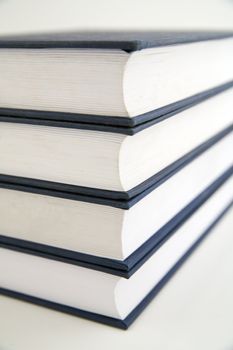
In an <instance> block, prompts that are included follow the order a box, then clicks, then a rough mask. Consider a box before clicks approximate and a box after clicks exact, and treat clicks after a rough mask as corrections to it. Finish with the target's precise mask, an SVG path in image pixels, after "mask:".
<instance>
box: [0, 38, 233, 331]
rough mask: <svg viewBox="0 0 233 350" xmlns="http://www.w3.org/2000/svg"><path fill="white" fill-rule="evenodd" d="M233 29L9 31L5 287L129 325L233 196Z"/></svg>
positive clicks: (0, 69)
mask: <svg viewBox="0 0 233 350" xmlns="http://www.w3.org/2000/svg"><path fill="white" fill-rule="evenodd" d="M232 62H233V35H232V33H223V32H222V33H198V32H196V33H181V32H180V33H167V32H163V33H162V32H161V33H159V32H157V33H155V32H144V33H137V32H134V33H133V32H131V33H100V32H99V33H91V32H89V33H88V32H87V33H84V32H83V33H63V34H48V35H46V34H44V35H28V36H15V37H5V38H4V37H2V38H1V39H0V90H1V94H0V234H1V236H0V246H1V249H0V293H1V294H3V295H7V296H10V297H14V298H18V299H20V300H24V301H28V302H31V303H35V304H38V305H42V306H46V307H49V308H52V309H56V310H60V311H62V312H67V313H70V314H73V315H77V316H80V317H83V318H88V319H91V320H95V321H98V322H101V323H105V324H109V325H112V326H115V327H119V328H123V329H125V328H127V327H128V326H129V325H130V324H131V323H132V322H133V321H134V320H135V318H136V317H137V316H138V315H139V314H140V313H141V311H142V310H143V309H144V308H145V307H146V305H147V304H148V303H149V302H150V301H151V300H152V298H153V297H154V296H155V295H156V294H157V293H158V292H159V291H160V290H161V288H162V287H163V286H164V285H165V283H166V282H167V281H168V280H169V279H170V278H171V276H173V275H174V273H175V271H176V270H177V269H178V268H179V267H180V266H181V265H182V263H183V262H184V261H185V260H186V258H187V257H188V256H189V255H190V253H191V252H193V251H194V249H195V248H196V247H197V246H198V245H199V244H200V242H201V241H202V240H203V239H204V238H205V237H206V235H207V234H208V233H209V232H211V229H212V228H213V227H214V225H216V224H217V223H218V221H219V220H220V219H223V217H224V213H226V211H227V210H228V209H229V207H230V205H231V204H232V199H233V177H232V176H231V175H232V174H233V165H232V163H233V157H232V149H233V135H232V131H233V124H232V120H233V115H232V113H233V112H232V108H233V89H232V87H233V65H232Z"/></svg>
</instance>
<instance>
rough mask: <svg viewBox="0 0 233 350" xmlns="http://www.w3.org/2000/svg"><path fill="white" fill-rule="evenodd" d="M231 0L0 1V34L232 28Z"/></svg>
mask: <svg viewBox="0 0 233 350" xmlns="http://www.w3.org/2000/svg"><path fill="white" fill-rule="evenodd" d="M232 17H233V3H232V1H231V0H195V1H194V0H175V1H174V0H98V1H93V0H59V1H58V0H41V1H37V0H20V1H19V0H1V1H0V33H1V34H4V33H15V32H25V31H38V30H41V31H47V30H50V31H51V30H70V29H72V30H73V29H96V28H97V29H102V28H104V29H106V28H108V29H109V28H110V29H135V28H138V29H161V28H162V29H168V28H173V29H180V28H182V29H207V30H208V29H233V21H232Z"/></svg>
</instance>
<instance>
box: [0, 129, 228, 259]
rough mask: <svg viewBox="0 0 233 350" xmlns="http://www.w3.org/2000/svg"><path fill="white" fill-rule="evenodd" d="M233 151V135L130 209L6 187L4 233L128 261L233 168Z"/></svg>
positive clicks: (1, 193)
mask: <svg viewBox="0 0 233 350" xmlns="http://www.w3.org/2000/svg"><path fill="white" fill-rule="evenodd" d="M231 149H233V133H230V134H229V135H227V136H225V137H224V138H223V139H222V140H220V141H219V142H217V143H216V144H215V145H214V146H212V147H211V148H210V149H208V150H206V151H205V152H204V153H202V154H201V155H200V156H199V157H197V158H196V159H195V160H193V161H192V162H190V163H189V164H188V165H186V166H185V167H184V168H183V169H181V170H180V171H178V172H177V173H176V174H174V175H173V176H172V177H170V178H169V179H168V180H167V181H165V182H164V183H163V184H161V185H160V186H159V187H157V188H156V189H154V191H152V192H151V193H149V194H148V195H147V196H146V197H144V198H143V199H142V200H140V201H139V202H138V203H136V204H135V205H134V206H132V207H131V208H130V209H129V210H122V209H118V208H112V207H109V206H104V205H99V204H93V203H85V202H81V201H72V200H69V199H64V198H56V197H49V196H44V195H38V194H33V193H27V192H21V191H14V190H8V189H3V188H2V189H0V213H1V220H0V233H1V234H3V235H4V236H10V237H14V238H19V239H24V240H28V241H33V242H37V243H42V244H47V245H50V246H56V247H60V248H64V249H70V250H73V251H78V252H82V253H87V254H92V255H97V256H103V257H108V258H113V259H119V260H123V259H125V258H127V256H129V255H130V254H131V253H133V251H135V250H136V249H137V248H138V247H140V245H141V244H143V243H144V242H145V241H146V240H147V239H149V237H151V236H152V235H153V234H154V233H155V232H157V231H158V230H159V229H160V228H161V227H162V226H164V225H165V224H166V223H167V222H168V221H169V220H170V219H171V218H173V217H174V216H175V215H176V214H177V213H178V212H179V211H180V210H182V209H183V208H184V207H185V206H186V205H188V204H189V203H190V202H191V201H192V200H193V199H194V198H195V197H196V196H197V195H199V194H200V193H201V192H202V191H204V190H205V188H207V187H208V186H209V185H210V184H211V183H212V182H214V180H216V179H217V178H218V177H219V176H220V175H221V174H222V173H224V171H225V170H226V169H227V168H229V167H230V166H231V164H232V159H231V158H230V157H229V152H230V150H231ZM181 188H182V191H181Z"/></svg>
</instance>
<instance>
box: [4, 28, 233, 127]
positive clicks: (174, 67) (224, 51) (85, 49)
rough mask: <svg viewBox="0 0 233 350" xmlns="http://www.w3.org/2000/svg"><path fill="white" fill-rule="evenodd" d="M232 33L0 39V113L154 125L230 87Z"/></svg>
mask: <svg viewBox="0 0 233 350" xmlns="http://www.w3.org/2000/svg"><path fill="white" fill-rule="evenodd" d="M232 35H233V33H230V32H220V33H216V32H212V33H211V32H210V33H208V32H196V33H195V32H177V33H175V32H173V33H169V32H144V33H138V32H131V33H130V32H129V33H127V32H123V33H120V32H118V33H104V32H102V33H101V32H99V33H90V32H86V33H85V32H81V33H60V34H48V35H46V34H41V35H38V34H37V35H23V36H20V35H16V36H9V37H5V38H4V37H1V38H0V55H1V63H0V75H1V82H0V88H1V91H2V93H1V97H0V107H1V114H3V115H6V114H7V115H13V116H14V115H16V116H19V117H25V116H26V117H33V118H40V119H41V118H42V119H43V118H45V119H55V120H66V121H67V120H70V121H79V122H84V123H95V124H106V123H107V124H108V125H118V126H131V127H132V126H135V125H138V124H141V123H144V122H145V121H148V120H153V119H154V118H156V117H158V116H161V115H164V114H166V113H168V112H171V111H174V110H177V109H178V108H184V107H185V106H187V105H188V104H190V103H194V102H197V101H199V100H201V99H202V98H204V97H205V96H208V94H209V92H208V91H209V90H211V89H214V88H215V87H218V86H220V85H222V84H226V83H228V82H230V81H232V79H233V71H232V64H231V63H232V58H233V45H232V43H233V39H232ZM190 82H191V83H190Z"/></svg>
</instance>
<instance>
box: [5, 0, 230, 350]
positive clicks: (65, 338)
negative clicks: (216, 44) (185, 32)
mask: <svg viewBox="0 0 233 350" xmlns="http://www.w3.org/2000/svg"><path fill="white" fill-rule="evenodd" d="M64 29H65V30H69V29H118V30H119V29H231V30H233V1H232V0H196V1H195V0H170V1H168V0H157V1H156V0H140V1H139V0H115V1H114V0H92V1H91V0H60V1H59V0H41V1H39V0H37V1H35V0H31V1H30V0H0V35H1V34H2V35H4V34H10V33H23V32H27V31H30V32H34V31H47V30H50V31H52V30H58V31H59V30H64ZM232 227H233V217H232V214H231V218H229V219H228V221H227V222H226V224H224V225H223V226H221V229H219V230H218V231H217V232H216V233H215V234H214V235H212V236H210V237H209V238H208V239H207V240H206V241H205V242H204V244H203V245H202V246H201V247H200V248H199V250H198V251H197V252H195V254H194V255H193V256H192V257H191V258H190V259H189V260H188V262H187V263H186V264H185V265H184V267H183V268H182V269H181V270H180V271H179V272H178V273H177V274H176V276H175V277H174V278H173V279H172V281H171V282H170V283H169V284H168V285H167V286H166V287H165V288H164V290H163V291H162V292H161V293H160V294H159V296H158V297H157V298H156V299H155V300H154V301H153V302H152V303H151V304H150V306H149V307H148V308H147V309H146V310H145V312H144V313H143V314H142V315H141V316H140V317H139V319H138V320H137V321H136V322H135V323H134V324H133V326H132V327H131V328H130V329H129V330H128V331H126V332H125V331H121V330H117V329H112V328H110V327H107V326H103V325H99V324H96V323H93V322H89V321H85V320H82V319H79V318H75V317H72V316H68V315H63V314H60V313H58V312H54V311H50V310H46V309H44V308H40V307H37V306H34V305H30V304H26V303H23V302H19V301H16V300H13V299H10V298H6V297H0V350H42V349H43V350H55V349H56V350H73V349H80V350H89V349H95V350H104V349H111V350H115V349H122V350H124V349H129V350H131V349H134V350H141V349H143V348H144V349H146V350H152V349H153V350H155V349H158V350H170V349H172V350H232V349H233V332H232V329H233V302H232V300H233V298H232V295H233V283H232V276H233V261H232V251H233V235H232V230H233V229H232ZM6 269H7V267H6Z"/></svg>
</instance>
